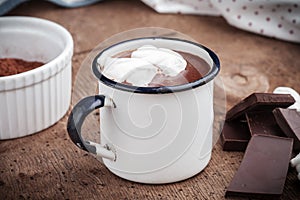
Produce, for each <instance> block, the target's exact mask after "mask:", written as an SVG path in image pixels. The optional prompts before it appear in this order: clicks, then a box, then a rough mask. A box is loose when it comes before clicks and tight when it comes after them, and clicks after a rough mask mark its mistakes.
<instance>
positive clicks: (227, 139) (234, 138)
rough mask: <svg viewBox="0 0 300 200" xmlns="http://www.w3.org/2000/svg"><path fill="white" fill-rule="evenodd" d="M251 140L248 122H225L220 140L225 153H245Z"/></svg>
mask: <svg viewBox="0 0 300 200" xmlns="http://www.w3.org/2000/svg"><path fill="white" fill-rule="evenodd" d="M250 138H251V135H250V132H249V128H248V125H247V122H246V121H237V122H225V124H224V127H223V130H222V132H221V137H220V140H221V142H222V146H223V150H224V151H245V149H246V148H247V145H248V142H249V140H250Z"/></svg>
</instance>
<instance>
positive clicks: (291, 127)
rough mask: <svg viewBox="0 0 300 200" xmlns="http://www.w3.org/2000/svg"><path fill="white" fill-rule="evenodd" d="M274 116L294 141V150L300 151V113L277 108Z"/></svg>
mask: <svg viewBox="0 0 300 200" xmlns="http://www.w3.org/2000/svg"><path fill="white" fill-rule="evenodd" d="M273 114H274V117H275V119H276V122H277V124H278V125H279V127H280V128H281V130H282V131H283V132H284V134H285V135H286V136H287V137H290V138H293V139H294V150H295V151H300V113H299V112H297V110H294V109H293V110H292V109H282V108H276V109H275V110H274V111H273Z"/></svg>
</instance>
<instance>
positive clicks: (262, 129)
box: [246, 111, 285, 137]
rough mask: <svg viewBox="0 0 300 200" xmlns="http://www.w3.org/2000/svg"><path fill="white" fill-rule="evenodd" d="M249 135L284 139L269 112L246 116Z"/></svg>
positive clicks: (253, 113)
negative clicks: (272, 136)
mask: <svg viewBox="0 0 300 200" xmlns="http://www.w3.org/2000/svg"><path fill="white" fill-rule="evenodd" d="M246 119H247V122H248V126H249V130H250V133H251V135H254V134H262V135H274V136H280V137H284V136H285V135H284V133H283V132H282V130H281V129H280V127H279V126H278V125H277V122H276V120H275V117H274V115H273V113H272V112H270V111H261V112H252V113H247V114H246Z"/></svg>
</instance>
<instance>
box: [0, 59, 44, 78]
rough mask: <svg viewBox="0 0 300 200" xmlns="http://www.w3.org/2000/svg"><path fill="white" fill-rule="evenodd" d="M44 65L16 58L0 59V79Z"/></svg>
mask: <svg viewBox="0 0 300 200" xmlns="http://www.w3.org/2000/svg"><path fill="white" fill-rule="evenodd" d="M42 65H44V63H42V62H37V61H25V60H22V59H18V58H0V77H1V76H10V75H14V74H19V73H22V72H26V71H29V70H32V69H35V68H37V67H40V66H42Z"/></svg>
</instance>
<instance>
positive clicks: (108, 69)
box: [103, 58, 157, 86]
mask: <svg viewBox="0 0 300 200" xmlns="http://www.w3.org/2000/svg"><path fill="white" fill-rule="evenodd" d="M104 66H105V67H104V70H103V74H104V75H105V76H107V77H108V78H110V79H113V80H115V81H116V82H124V81H126V82H128V83H131V84H133V85H136V86H147V84H149V83H150V82H151V80H152V79H153V78H154V76H155V74H156V73H157V68H156V67H155V66H154V65H152V64H151V63H149V62H147V61H144V60H142V59H135V58H107V60H106V62H105V64H104Z"/></svg>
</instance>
